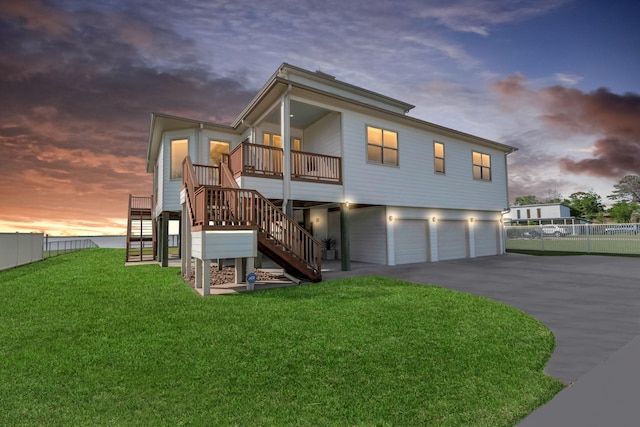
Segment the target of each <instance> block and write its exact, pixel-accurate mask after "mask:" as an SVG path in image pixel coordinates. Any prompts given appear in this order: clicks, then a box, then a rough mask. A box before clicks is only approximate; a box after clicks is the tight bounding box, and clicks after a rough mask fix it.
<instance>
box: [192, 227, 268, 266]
mask: <svg viewBox="0 0 640 427" xmlns="http://www.w3.org/2000/svg"><path fill="white" fill-rule="evenodd" d="M191 254H192V255H193V257H195V258H198V259H218V258H248V257H256V256H258V234H257V232H256V231H253V230H235V231H226V230H222V231H211V230H209V231H193V232H192V233H191Z"/></svg>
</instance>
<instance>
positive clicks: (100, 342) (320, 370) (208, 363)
mask: <svg viewBox="0 0 640 427" xmlns="http://www.w3.org/2000/svg"><path fill="white" fill-rule="evenodd" d="M123 264H124V250H113V249H88V250H84V251H80V252H75V253H72V254H68V255H63V256H59V257H55V258H49V259H47V260H45V261H42V262H38V263H35V264H30V265H27V266H23V267H19V268H16V269H12V270H8V271H5V272H0V301H2V310H0V343H2V345H0V425H29V426H37V425H83V426H84V425H92V426H94V425H143V426H149V425H170V426H174V425H211V426H212V425H216V426H218V425H274V426H282V425H297V426H329V425H339V426H346V425H438V426H443V425H450V426H459V425H485V426H512V425H515V424H517V422H518V421H519V420H520V419H522V418H523V417H524V416H525V415H526V414H528V413H529V412H531V411H532V410H533V409H534V408H536V407H537V406H539V405H541V404H543V403H544V402H546V401H547V400H549V399H550V398H551V397H552V396H553V395H555V394H556V393H557V392H558V391H559V390H560V389H561V388H562V384H561V383H560V382H559V381H557V380H555V379H553V378H550V377H547V376H545V375H543V374H542V372H541V370H542V368H543V366H544V365H545V363H546V362H547V360H548V358H549V356H550V354H551V352H552V350H553V347H554V341H553V336H552V334H551V333H550V331H549V330H548V329H547V328H546V327H545V326H544V325H542V324H541V323H540V322H538V321H536V320H535V319H533V318H532V317H530V316H528V315H526V314H524V313H523V312H520V311H518V310H516V309H514V308H511V307H508V306H506V305H504V304H500V303H497V302H494V301H491V300H488V299H485V298H480V297H476V296H472V295H469V294H465V293H461V292H454V291H449V290H445V289H443V288H439V287H436V286H420V285H415V284H411V283H407V282H402V281H397V280H391V279H387V278H381V277H362V278H355V279H347V280H339V281H332V282H324V283H320V284H313V285H304V286H296V287H290V288H281V289H275V290H269V291H259V292H253V293H245V294H240V295H234V296H221V297H208V298H201V297H199V296H197V295H196V294H195V293H194V292H193V291H192V290H191V289H190V288H189V287H188V286H187V285H185V284H184V283H183V282H182V279H181V278H180V276H179V270H178V269H175V268H165V269H161V268H159V267H158V266H156V265H141V266H134V267H124V266H123Z"/></svg>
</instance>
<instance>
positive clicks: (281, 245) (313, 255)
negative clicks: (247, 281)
mask: <svg viewBox="0 0 640 427" xmlns="http://www.w3.org/2000/svg"><path fill="white" fill-rule="evenodd" d="M199 166H200V165H193V164H192V163H191V159H190V158H189V157H187V158H186V159H185V162H184V164H183V167H184V169H183V181H184V188H185V189H186V190H187V191H186V192H187V194H186V201H187V206H188V209H189V210H190V215H189V216H190V219H191V226H192V228H193V229H194V230H229V229H236V230H238V229H253V230H257V231H258V249H259V250H260V252H262V253H263V254H265V255H267V256H268V257H269V258H270V259H272V260H273V261H274V262H276V263H277V264H278V265H280V266H281V267H282V268H284V269H285V271H286V272H287V273H289V274H292V275H294V276H298V277H304V278H306V279H308V280H311V281H313V282H319V281H321V280H322V273H321V246H320V242H318V241H317V240H316V239H315V238H313V236H311V235H310V234H309V233H308V232H307V231H306V230H305V229H304V228H302V227H301V226H300V225H298V224H297V223H296V222H295V221H293V220H292V219H291V218H289V217H288V216H287V215H285V213H284V212H282V210H280V209H279V208H278V207H277V206H276V205H274V204H273V203H271V202H270V201H269V200H268V199H266V198H265V197H264V196H262V195H261V194H260V193H259V192H257V191H255V190H246V189H242V188H239V187H238V185H237V183H236V181H235V179H234V178H233V173H232V172H231V170H230V169H229V167H228V165H227V164H226V163H222V164H221V165H220V184H221V185H220V186H215V185H200V183H199V182H198V180H197V173H196V172H195V171H196V169H197V168H198V167H199Z"/></svg>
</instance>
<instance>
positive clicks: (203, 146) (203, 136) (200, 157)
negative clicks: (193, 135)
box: [193, 129, 242, 165]
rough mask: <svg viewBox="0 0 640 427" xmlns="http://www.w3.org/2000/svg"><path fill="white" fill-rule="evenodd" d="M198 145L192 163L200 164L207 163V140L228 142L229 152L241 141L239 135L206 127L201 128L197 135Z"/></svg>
mask: <svg viewBox="0 0 640 427" xmlns="http://www.w3.org/2000/svg"><path fill="white" fill-rule="evenodd" d="M197 139H198V145H197V147H196V152H197V157H195V158H194V159H193V162H194V163H199V164H202V165H208V164H209V145H210V144H209V141H211V140H216V141H222V142H228V143H229V152H231V150H233V148H234V147H235V146H236V145H238V144H239V143H240V141H242V139H241V137H240V135H237V134H233V133H227V132H214V131H211V130H208V129H204V130H201V131H200V132H199V135H198V137H197Z"/></svg>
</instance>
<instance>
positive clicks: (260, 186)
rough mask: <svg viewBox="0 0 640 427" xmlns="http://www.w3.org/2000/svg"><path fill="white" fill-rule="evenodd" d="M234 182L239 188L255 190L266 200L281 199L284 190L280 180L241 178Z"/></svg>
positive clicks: (252, 177)
mask: <svg viewBox="0 0 640 427" xmlns="http://www.w3.org/2000/svg"><path fill="white" fill-rule="evenodd" d="M236 182H238V185H239V186H240V187H241V188H245V189H248V190H256V191H258V192H259V193H260V194H262V195H263V196H264V197H266V198H267V199H282V194H283V191H284V190H283V188H282V187H283V184H282V180H281V179H275V178H257V177H254V176H242V177H240V178H239V179H236Z"/></svg>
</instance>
